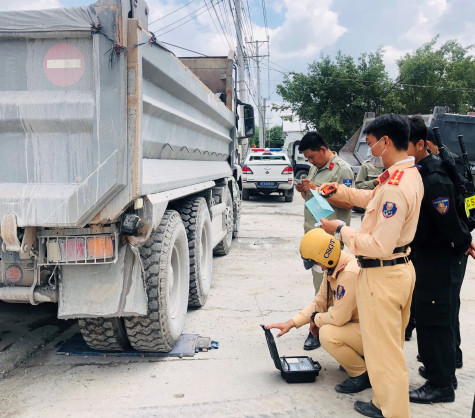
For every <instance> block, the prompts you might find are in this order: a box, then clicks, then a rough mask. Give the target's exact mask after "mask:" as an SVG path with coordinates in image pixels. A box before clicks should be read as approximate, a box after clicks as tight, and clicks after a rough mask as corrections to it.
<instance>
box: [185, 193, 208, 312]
mask: <svg viewBox="0 0 475 418" xmlns="http://www.w3.org/2000/svg"><path fill="white" fill-rule="evenodd" d="M179 211H180V215H181V219H182V221H183V224H184V225H185V229H186V234H187V236H188V249H189V253H190V291H189V294H188V306H193V307H197V308H201V307H202V306H203V305H204V304H205V302H206V299H207V298H208V294H209V291H210V288H211V277H212V274H213V248H212V242H211V241H212V229H211V218H210V216H209V210H208V205H207V204H206V200H205V199H204V198H203V197H197V198H196V199H194V200H190V201H187V202H185V203H183V205H182V206H181V207H180V210H179Z"/></svg>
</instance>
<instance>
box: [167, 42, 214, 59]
mask: <svg viewBox="0 0 475 418" xmlns="http://www.w3.org/2000/svg"><path fill="white" fill-rule="evenodd" d="M160 42H161V43H162V44H165V45H170V46H174V47H175V48H179V49H183V50H185V51H189V52H193V53H194V54H198V55H201V56H203V57H209V55H205V54H202V53H201V52H198V51H193V50H192V49H188V48H183V47H182V46H178V45H174V44H171V43H170V42H164V41H160Z"/></svg>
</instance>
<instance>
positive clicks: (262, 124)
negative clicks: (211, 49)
mask: <svg viewBox="0 0 475 418" xmlns="http://www.w3.org/2000/svg"><path fill="white" fill-rule="evenodd" d="M264 42H269V41H255V44H256V55H255V56H254V57H249V58H255V59H256V64H257V112H258V113H259V147H260V148H264V131H265V119H264V111H263V109H262V103H261V69H260V66H259V64H260V60H261V59H262V58H264V57H267V55H259V44H263V43H264Z"/></svg>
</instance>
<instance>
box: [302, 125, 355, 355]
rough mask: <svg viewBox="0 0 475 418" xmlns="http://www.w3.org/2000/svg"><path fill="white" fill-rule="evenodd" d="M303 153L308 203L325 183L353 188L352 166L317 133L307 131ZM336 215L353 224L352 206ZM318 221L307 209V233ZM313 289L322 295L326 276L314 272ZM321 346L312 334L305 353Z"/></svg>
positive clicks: (304, 192) (337, 208) (337, 209)
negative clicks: (320, 291)
mask: <svg viewBox="0 0 475 418" xmlns="http://www.w3.org/2000/svg"><path fill="white" fill-rule="evenodd" d="M299 151H300V152H301V153H303V155H304V156H305V158H306V159H307V160H308V162H309V163H310V164H312V167H311V168H310V171H309V173H308V177H307V178H306V179H303V180H302V184H301V185H299V184H297V185H296V186H295V187H296V189H297V191H298V192H300V193H301V194H302V197H303V198H304V199H305V201H307V200H309V199H311V198H312V197H313V194H312V192H310V189H311V188H315V187H316V186H319V185H320V184H322V183H325V182H337V183H341V184H345V185H346V186H348V187H351V186H352V185H353V180H354V175H353V171H352V170H351V167H350V166H349V164H348V163H346V162H345V161H343V160H342V159H341V158H340V157H338V155H337V154H336V153H334V152H333V151H331V150H330V149H329V148H328V145H327V144H326V143H325V141H324V140H323V138H322V137H321V136H320V135H319V134H318V133H317V132H315V131H310V132H307V133H306V134H305V135H304V136H303V138H302V140H301V141H300V144H299ZM332 207H333V209H334V211H335V212H334V213H332V214H331V216H329V219H341V220H342V221H344V222H346V224H347V225H349V224H350V220H351V206H350V205H348V204H343V205H340V204H338V203H337V204H335V205H332ZM315 222H316V220H315V218H314V217H313V215H312V214H311V212H310V211H309V210H308V209H307V206H305V207H304V231H305V232H308V231H310V230H311V229H313V228H315ZM312 275H313V286H314V288H315V293H317V292H318V290H319V288H320V284H321V283H322V278H323V275H322V274H320V273H316V272H315V271H312ZM318 347H320V341H319V339H318V337H314V336H313V335H312V334H311V333H309V334H308V337H307V339H306V340H305V343H304V349H305V350H313V349H315V348H318Z"/></svg>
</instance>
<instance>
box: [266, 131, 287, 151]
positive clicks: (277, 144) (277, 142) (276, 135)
mask: <svg viewBox="0 0 475 418" xmlns="http://www.w3.org/2000/svg"><path fill="white" fill-rule="evenodd" d="M266 135H267V138H266V144H269V147H270V148H282V146H283V145H284V138H282V126H279V125H275V126H273V127H272V128H270V129H268V130H267V132H266Z"/></svg>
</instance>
